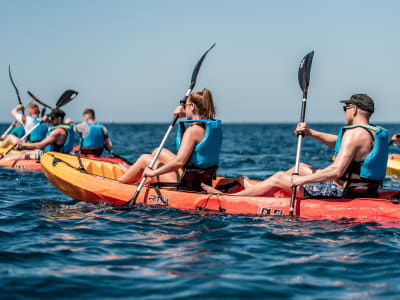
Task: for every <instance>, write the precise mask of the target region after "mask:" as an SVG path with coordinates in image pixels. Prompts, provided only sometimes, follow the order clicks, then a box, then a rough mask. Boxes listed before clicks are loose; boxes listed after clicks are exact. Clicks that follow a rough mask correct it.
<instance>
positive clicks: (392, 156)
mask: <svg viewBox="0 0 400 300" xmlns="http://www.w3.org/2000/svg"><path fill="white" fill-rule="evenodd" d="M392 143H396V144H397V145H400V133H396V134H395V135H393V136H392V140H391V143H390V144H392ZM389 158H390V159H399V158H400V154H397V153H390V154H389Z"/></svg>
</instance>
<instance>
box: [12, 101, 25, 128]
mask: <svg viewBox="0 0 400 300" xmlns="http://www.w3.org/2000/svg"><path fill="white" fill-rule="evenodd" d="M20 110H24V106H23V105H22V104H19V105H17V106H16V107H14V108H13V110H12V111H11V115H12V116H13V118H14V119H16V120H17V121H18V122H20V123H21V124H23V122H22V114H19V113H18V112H19V111H20Z"/></svg>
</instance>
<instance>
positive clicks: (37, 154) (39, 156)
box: [35, 150, 44, 160]
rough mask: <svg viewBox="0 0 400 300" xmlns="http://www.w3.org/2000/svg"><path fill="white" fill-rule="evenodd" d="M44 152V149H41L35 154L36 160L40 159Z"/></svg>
mask: <svg viewBox="0 0 400 300" xmlns="http://www.w3.org/2000/svg"><path fill="white" fill-rule="evenodd" d="M43 154H44V152H43V150H39V151H38V152H37V153H36V155H35V160H40V158H41V157H42V156H43Z"/></svg>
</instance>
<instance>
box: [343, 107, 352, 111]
mask: <svg viewBox="0 0 400 300" xmlns="http://www.w3.org/2000/svg"><path fill="white" fill-rule="evenodd" d="M352 107H353V105H345V106H343V111H344V112H346V110H347V109H349V108H352Z"/></svg>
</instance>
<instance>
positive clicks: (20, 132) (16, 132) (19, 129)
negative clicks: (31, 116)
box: [9, 126, 25, 139]
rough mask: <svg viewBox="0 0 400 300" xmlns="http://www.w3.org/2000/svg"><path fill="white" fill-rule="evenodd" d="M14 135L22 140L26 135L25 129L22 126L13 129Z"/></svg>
mask: <svg viewBox="0 0 400 300" xmlns="http://www.w3.org/2000/svg"><path fill="white" fill-rule="evenodd" d="M9 134H12V135H15V136H16V137H17V138H19V139H20V138H22V137H23V136H24V135H25V129H24V127H22V126H18V127H14V128H13V129H11V131H10V133H9Z"/></svg>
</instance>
